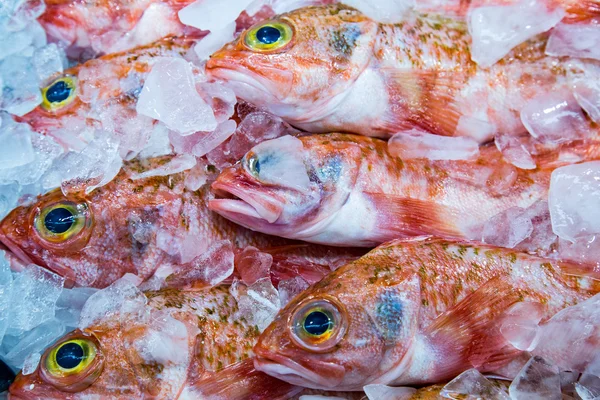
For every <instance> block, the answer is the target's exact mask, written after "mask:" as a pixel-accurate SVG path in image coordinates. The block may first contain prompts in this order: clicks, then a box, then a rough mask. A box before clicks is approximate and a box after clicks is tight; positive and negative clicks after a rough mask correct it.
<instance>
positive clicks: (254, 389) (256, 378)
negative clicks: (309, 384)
mask: <svg viewBox="0 0 600 400" xmlns="http://www.w3.org/2000/svg"><path fill="white" fill-rule="evenodd" d="M302 390H303V389H302V388H301V387H299V386H294V385H291V384H289V383H287V382H283V381H280V380H278V379H276V378H273V377H271V376H269V375H267V374H265V373H264V372H260V371H257V370H256V369H255V368H254V363H253V361H252V359H246V360H244V361H241V362H238V363H236V364H232V365H230V366H228V367H225V368H223V369H222V370H220V371H218V372H215V373H212V374H210V376H208V377H204V378H201V379H200V380H198V381H195V382H187V383H186V387H185V389H184V390H183V393H182V394H187V395H188V396H187V397H186V398H192V399H193V398H196V399H206V400H210V399H214V400H217V399H229V400H247V399H273V400H276V399H288V398H290V397H292V396H294V395H296V394H298V393H299V392H301V391H302ZM182 397H185V396H182Z"/></svg>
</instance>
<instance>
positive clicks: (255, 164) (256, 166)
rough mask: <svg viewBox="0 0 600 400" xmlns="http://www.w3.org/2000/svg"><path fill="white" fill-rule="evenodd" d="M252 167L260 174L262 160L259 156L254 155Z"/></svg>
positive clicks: (251, 162) (251, 160)
mask: <svg viewBox="0 0 600 400" xmlns="http://www.w3.org/2000/svg"><path fill="white" fill-rule="evenodd" d="M250 169H251V170H252V171H254V173H256V174H260V161H259V160H258V157H256V156H254V157H252V159H250Z"/></svg>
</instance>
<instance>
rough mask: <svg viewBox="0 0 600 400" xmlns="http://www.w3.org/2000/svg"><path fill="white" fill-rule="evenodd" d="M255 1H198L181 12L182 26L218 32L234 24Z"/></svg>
mask: <svg viewBox="0 0 600 400" xmlns="http://www.w3.org/2000/svg"><path fill="white" fill-rule="evenodd" d="M252 1H253V0H230V1H226V2H225V1H222V0H198V1H196V2H194V3H192V4H190V5H189V6H187V7H184V8H182V9H181V10H180V11H179V20H180V21H181V23H182V24H185V25H189V26H193V27H194V28H198V29H201V30H203V31H211V32H216V31H219V30H221V29H223V27H224V26H228V25H229V24H231V23H232V22H234V21H235V20H236V19H237V17H238V16H239V15H240V13H241V12H242V11H244V9H245V8H246V7H248V5H250V3H252Z"/></svg>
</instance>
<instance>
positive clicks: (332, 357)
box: [254, 237, 600, 391]
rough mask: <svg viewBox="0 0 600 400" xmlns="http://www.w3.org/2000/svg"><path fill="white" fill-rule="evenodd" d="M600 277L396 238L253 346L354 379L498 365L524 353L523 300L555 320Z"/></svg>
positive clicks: (503, 253)
mask: <svg viewBox="0 0 600 400" xmlns="http://www.w3.org/2000/svg"><path fill="white" fill-rule="evenodd" d="M599 278H600V276H599V275H598V274H597V273H596V272H590V271H589V270H588V271H582V270H581V269H580V268H579V267H578V266H575V265H570V264H568V263H560V262H555V261H552V260H547V259H543V258H539V257H535V256H531V255H529V254H525V253H518V252H514V251H511V250H509V249H504V248H494V247H490V246H485V245H479V244H476V243H464V242H463V243H461V242H451V241H450V242H449V241H445V240H441V239H435V238H431V237H429V238H427V237H421V238H415V239H412V240H404V241H402V240H398V241H393V242H390V243H387V244H384V245H382V246H380V247H378V248H376V249H374V250H373V251H371V252H370V253H368V254H367V255H365V256H364V257H362V258H360V259H359V260H356V261H354V262H352V263H349V264H347V265H345V266H343V267H341V268H339V269H337V270H336V271H334V272H333V273H331V274H330V275H328V276H327V277H326V278H324V279H323V280H321V281H320V282H318V283H316V284H314V285H313V286H311V287H309V288H308V289H307V290H306V291H304V292H303V293H301V294H300V295H298V296H296V297H295V298H294V299H293V300H292V301H291V302H290V303H288V305H287V306H286V307H285V308H284V309H282V310H281V311H280V312H279V314H278V316H277V317H276V318H275V320H274V321H273V323H272V324H271V325H270V326H269V327H268V328H267V329H266V330H265V331H264V332H263V333H262V334H261V336H260V338H259V340H258V343H257V345H256V346H255V347H254V353H255V355H256V358H255V366H256V368H257V369H258V370H260V371H263V372H266V373H267V374H270V375H272V376H274V377H277V378H279V379H282V380H285V381H287V382H290V383H292V384H296V385H301V386H306V387H310V388H316V389H326V390H351V391H352V390H361V389H362V387H363V386H364V385H367V384H375V383H380V384H387V385H393V386H407V385H423V384H427V383H435V382H443V381H445V380H448V379H452V378H453V377H455V376H456V375H458V374H460V373H461V372H463V371H465V370H468V369H471V368H477V369H478V370H480V371H481V372H484V373H485V372H489V373H494V372H495V371H497V370H498V369H500V368H502V367H503V366H506V365H507V364H509V363H510V362H511V361H512V360H514V359H516V358H517V357H519V356H521V355H522V354H523V353H522V351H520V350H517V349H516V348H514V347H512V345H510V343H509V342H508V341H507V340H506V339H505V338H504V336H503V334H502V332H501V329H502V326H503V322H504V320H505V316H506V315H507V312H510V310H511V308H512V307H514V306H516V305H519V304H528V303H527V302H532V303H539V304H542V305H543V306H544V308H543V310H544V311H543V312H542V316H541V317H542V320H546V319H548V318H549V317H551V316H552V315H554V314H555V313H556V312H558V311H559V310H561V309H563V308H565V307H568V306H570V305H573V304H576V303H580V302H582V301H584V300H586V299H588V298H590V297H591V296H593V295H594V294H595V293H598V292H599V291H600V280H599ZM535 317H536V316H533V318H535ZM538 319H539V318H538ZM536 321H537V319H536ZM536 321H534V323H535V322H536ZM315 327H317V328H316V329H315ZM506 378H511V377H510V376H506Z"/></svg>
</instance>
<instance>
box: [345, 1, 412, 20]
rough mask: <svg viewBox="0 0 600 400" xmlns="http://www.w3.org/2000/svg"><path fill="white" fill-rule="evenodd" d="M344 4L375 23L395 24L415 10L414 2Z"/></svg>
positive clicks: (350, 2)
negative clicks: (408, 12)
mask: <svg viewBox="0 0 600 400" xmlns="http://www.w3.org/2000/svg"><path fill="white" fill-rule="evenodd" d="M344 4H347V5H349V6H351V7H354V8H356V9H357V10H359V11H360V12H362V13H363V14H365V15H366V16H367V17H369V18H372V19H374V20H375V21H379V22H384V23H397V22H401V21H402V20H403V19H404V18H405V14H406V12H407V11H409V10H411V9H413V8H415V4H416V0H387V1H372V0H344Z"/></svg>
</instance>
